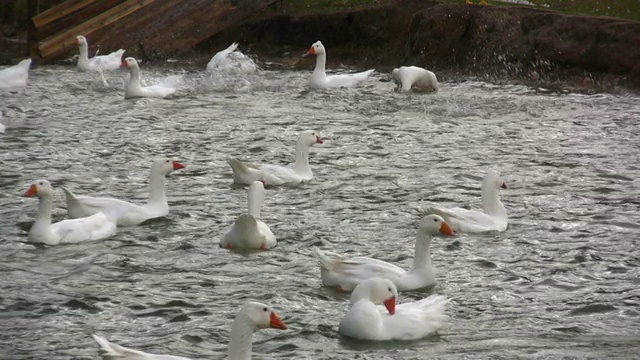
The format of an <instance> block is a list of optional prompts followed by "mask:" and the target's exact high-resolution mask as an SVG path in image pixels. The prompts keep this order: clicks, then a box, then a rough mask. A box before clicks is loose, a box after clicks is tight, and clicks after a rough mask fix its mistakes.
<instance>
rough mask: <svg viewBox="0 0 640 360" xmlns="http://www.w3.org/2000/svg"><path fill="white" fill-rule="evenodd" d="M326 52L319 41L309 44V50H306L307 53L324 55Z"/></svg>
mask: <svg viewBox="0 0 640 360" xmlns="http://www.w3.org/2000/svg"><path fill="white" fill-rule="evenodd" d="M324 54H326V52H325V50H324V45H322V43H321V42H320V41H316V42H314V43H313V44H312V45H311V48H309V51H307V55H324Z"/></svg>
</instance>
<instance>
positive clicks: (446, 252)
mask: <svg viewBox="0 0 640 360" xmlns="http://www.w3.org/2000/svg"><path fill="white" fill-rule="evenodd" d="M142 66H143V68H142V69H143V74H146V75H147V76H150V77H151V76H154V75H155V76H159V75H160V73H169V72H177V70H176V69H171V68H163V69H160V68H155V69H149V68H148V67H147V68H145V67H144V65H142ZM308 75H309V73H308V72H266V73H262V74H259V75H256V76H251V77H246V78H245V79H243V80H235V79H233V78H218V79H216V82H215V83H212V81H211V80H210V79H208V78H207V76H206V75H205V74H204V72H198V71H196V70H192V71H190V72H188V73H187V75H186V84H185V85H186V86H185V88H184V89H182V90H181V91H180V92H179V93H178V94H177V96H175V97H173V98H170V99H138V100H124V99H123V90H122V84H123V79H124V77H125V74H124V73H121V72H115V73H110V74H108V76H107V81H108V85H105V84H104V83H103V82H102V81H101V80H100V79H99V78H98V77H94V76H91V75H87V74H83V73H78V72H76V71H75V69H73V68H64V67H41V68H38V69H36V70H34V71H33V72H32V73H31V77H30V85H29V86H28V88H27V89H25V90H24V91H22V92H20V93H16V94H6V93H5V94H0V111H2V112H3V113H4V119H3V122H4V123H5V124H6V125H7V132H6V134H4V135H1V134H0V162H1V169H2V172H1V173H0V184H1V189H2V191H1V192H0V204H1V207H0V257H1V260H0V269H1V270H0V271H1V273H0V279H1V280H0V291H1V293H0V318H1V319H0V358H2V359H97V358H98V357H99V352H98V347H97V345H96V344H95V343H94V342H93V340H92V339H91V337H90V334H92V333H98V334H101V335H104V336H106V337H107V338H109V339H111V340H113V341H115V342H118V343H121V344H123V345H127V346H131V347H134V348H138V349H141V350H146V351H151V352H156V353H170V354H175V355H183V356H190V357H193V358H198V359H205V358H221V357H223V356H224V354H225V353H226V346H227V345H226V344H227V340H228V336H229V333H230V327H231V322H232V321H233V319H234V317H235V315H236V313H237V311H238V309H239V307H240V305H241V304H242V303H243V302H245V301H246V300H249V299H253V300H259V301H263V302H266V303H269V304H271V305H272V306H273V307H274V308H275V309H276V310H277V311H278V312H279V313H280V315H281V317H282V319H283V320H284V321H285V322H286V323H287V324H288V325H289V329H288V330H286V331H279V330H265V331H261V332H258V333H256V334H255V336H254V348H253V351H254V356H255V357H257V358H269V359H276V358H284V357H288V358H308V359H328V358H331V359H338V358H339V359H353V358H357V356H358V354H360V355H363V356H365V357H366V358H368V359H399V358H403V359H416V358H438V359H463V358H473V359H518V358H539V359H542V358H545V359H546V358H553V359H557V358H565V359H573V358H593V359H601V358H605V357H606V358H610V359H613V358H615V359H630V358H634V357H635V358H637V356H638V354H639V353H640V289H639V288H640V286H639V285H640V281H639V275H640V271H639V267H640V251H639V250H638V246H639V245H640V240H639V236H638V234H639V233H640V231H639V228H640V225H639V224H640V211H639V206H640V195H639V194H640V192H639V190H640V186H639V185H640V180H638V179H639V178H640V98H638V97H637V96H620V95H604V94H598V95H579V94H571V93H549V92H544V91H540V90H535V89H531V88H527V87H523V86H513V85H492V84H487V83H479V82H463V83H453V82H446V81H445V82H444V83H443V84H442V86H441V91H440V92H438V93H437V94H435V95H406V94H397V93H394V92H393V91H392V89H393V86H392V84H391V83H389V82H386V80H387V75H377V76H375V77H374V78H372V79H369V80H368V81H367V83H366V85H365V86H364V87H361V88H358V89H350V90H337V91H331V92H322V91H319V92H308V91H307V90H306V89H307V76H308ZM306 129H317V130H320V131H321V133H322V135H323V137H324V138H325V143H324V145H319V146H315V147H313V148H312V149H311V156H310V158H311V165H312V169H313V171H314V174H315V178H314V180H313V181H311V182H309V183H306V184H303V185H301V186H298V187H293V188H291V187H274V188H268V189H267V194H266V202H265V205H264V207H263V217H264V221H265V222H266V223H267V224H269V225H270V226H271V229H272V230H273V232H274V233H275V234H276V236H277V237H278V240H279V242H278V246H277V247H276V248H275V249H273V250H271V251H265V252H258V253H248V254H247V253H244V254H238V253H232V252H229V251H227V250H225V249H221V248H219V247H218V241H219V239H220V237H221V236H222V234H223V233H224V232H225V231H226V229H227V227H228V226H229V225H230V224H231V223H232V222H233V221H234V219H235V217H236V216H237V215H239V214H240V213H241V212H243V211H244V210H246V197H247V195H246V188H245V187H240V186H234V185H232V180H231V170H230V168H229V167H228V165H227V164H226V159H227V158H229V157H240V158H243V159H248V160H253V161H264V162H270V163H288V162H291V161H293V153H294V144H295V140H296V137H297V134H298V133H299V132H300V131H302V130H306ZM165 156H167V157H173V158H175V159H177V160H179V161H181V162H183V163H184V164H185V165H186V166H187V167H186V168H185V169H183V170H179V171H176V172H174V173H173V174H172V175H171V176H170V177H169V179H168V182H167V193H168V197H169V203H170V206H171V213H170V214H169V216H168V217H167V218H162V219H156V220H154V221H150V222H148V223H146V224H144V225H141V226H138V227H131V228H120V229H119V232H118V233H117V234H116V235H115V236H114V237H113V238H110V239H108V240H106V241H98V242H88V243H82V244H78V245H61V246H55V247H42V246H34V245H33V244H30V243H27V242H26V239H27V237H26V235H27V231H28V229H29V227H30V225H31V222H32V221H33V219H34V216H35V213H36V206H37V205H36V203H37V201H36V200H35V199H29V198H23V197H21V194H22V193H24V191H25V190H26V189H27V187H28V186H29V184H30V183H31V181H33V180H35V179H40V178H47V179H49V180H50V181H51V182H52V184H53V186H54V187H55V188H56V190H55V191H56V193H55V196H54V220H60V219H63V218H65V216H66V210H65V208H64V206H65V205H64V197H63V195H62V191H61V190H60V187H61V186H66V187H69V188H71V189H73V190H74V191H75V192H76V193H78V194H92V195H95V194H101V195H109V196H115V197H120V198H127V199H133V200H135V201H138V202H143V201H145V198H146V196H147V186H148V185H147V184H148V174H149V168H150V166H151V162H152V159H154V158H157V157H165ZM489 168H497V169H499V170H500V171H501V172H502V174H503V177H504V178H505V180H506V182H507V184H508V185H509V189H508V190H504V191H502V192H501V197H502V200H503V202H504V203H505V205H506V207H507V209H508V212H509V216H510V226H509V228H508V229H507V231H506V232H503V233H489V234H480V235H469V234H460V235H458V236H456V237H455V238H447V239H436V240H434V243H433V261H434V264H435V266H436V267H437V270H438V275H437V279H438V281H439V282H438V284H437V285H436V286H435V287H433V288H431V289H425V290H421V291H414V292H409V293H401V295H400V299H399V301H400V302H402V301H403V300H405V301H408V300H411V299H419V298H422V297H425V296H428V295H429V294H431V293H439V294H444V295H447V296H449V297H451V298H452V299H453V300H452V302H451V304H450V306H449V309H448V313H449V314H450V316H451V320H450V326H449V328H448V329H446V330H445V331H442V332H441V333H440V335H438V336H433V337H430V338H426V339H423V340H420V341H412V342H388V343H369V342H356V341H353V340H349V339H345V338H342V337H341V336H340V335H339V334H338V332H337V328H338V323H339V321H340V318H341V317H342V314H343V313H344V311H345V309H346V307H347V304H348V301H347V300H348V296H346V295H341V294H336V293H335V292H334V291H332V290H329V289H325V288H322V286H321V282H320V271H319V268H318V266H317V265H316V263H315V261H314V259H313V256H312V248H313V246H319V247H321V248H323V249H327V250H333V251H337V252H342V253H348V254H363V255H370V256H375V257H377V258H380V259H383V260H389V261H392V262H394V263H397V264H399V265H401V266H405V267H408V266H410V264H411V260H412V253H413V243H414V236H415V232H416V226H417V224H418V221H419V216H418V214H417V213H416V212H415V210H414V206H415V205H424V204H428V203H436V204H440V205H443V206H448V205H456V204H460V205H470V206H474V207H477V206H479V205H480V182H481V179H482V177H483V176H484V174H485V172H486V170H487V169H489Z"/></svg>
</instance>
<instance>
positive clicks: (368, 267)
mask: <svg viewBox="0 0 640 360" xmlns="http://www.w3.org/2000/svg"><path fill="white" fill-rule="evenodd" d="M453 234H454V233H453V230H451V228H450V227H449V225H448V224H447V223H446V222H445V221H444V220H443V219H442V218H441V217H440V216H437V215H430V216H425V217H424V218H423V219H422V220H421V221H420V226H419V227H418V233H417V235H416V243H415V251H414V259H413V266H412V267H411V269H410V270H405V269H403V268H401V267H399V266H396V265H394V264H391V263H388V262H386V261H382V260H378V259H373V258H370V257H364V256H358V257H346V256H343V255H340V254H336V253H332V252H328V251H326V252H323V251H320V250H319V249H318V248H314V251H315V255H316V258H317V260H318V262H319V263H320V274H321V277H322V284H323V285H324V286H331V287H334V286H335V287H336V288H337V290H338V291H351V290H353V288H354V287H356V286H357V285H358V284H359V283H361V282H362V281H364V280H366V279H369V278H373V277H382V278H385V279H389V280H391V281H392V282H393V283H394V284H395V286H396V287H397V288H398V289H399V290H400V291H406V290H414V289H419V288H423V287H426V286H430V285H433V284H434V283H435V270H434V268H433V265H432V264H431V241H432V239H433V237H434V236H439V235H448V236H451V235H453Z"/></svg>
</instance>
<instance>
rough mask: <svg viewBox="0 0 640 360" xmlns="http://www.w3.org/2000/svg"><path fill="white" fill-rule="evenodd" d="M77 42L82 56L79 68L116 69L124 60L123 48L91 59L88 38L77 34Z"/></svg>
mask: <svg viewBox="0 0 640 360" xmlns="http://www.w3.org/2000/svg"><path fill="white" fill-rule="evenodd" d="M75 43H76V44H77V45H78V50H79V51H80V57H78V69H80V70H82V71H108V70H116V69H118V68H119V67H120V63H121V62H122V55H123V54H124V50H123V49H119V50H117V51H114V52H112V53H111V54H108V55H99V56H94V57H92V58H91V59H89V44H88V42H87V38H85V37H84V36H82V35H78V36H76V39H75Z"/></svg>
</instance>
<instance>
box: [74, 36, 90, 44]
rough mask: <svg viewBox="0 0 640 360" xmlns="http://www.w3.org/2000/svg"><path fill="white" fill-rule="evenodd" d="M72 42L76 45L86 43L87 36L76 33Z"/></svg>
mask: <svg viewBox="0 0 640 360" xmlns="http://www.w3.org/2000/svg"><path fill="white" fill-rule="evenodd" d="M73 42H74V43H75V44H76V45H87V38H85V37H84V36H82V35H78V36H76V38H75V40H73Z"/></svg>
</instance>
